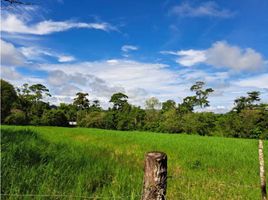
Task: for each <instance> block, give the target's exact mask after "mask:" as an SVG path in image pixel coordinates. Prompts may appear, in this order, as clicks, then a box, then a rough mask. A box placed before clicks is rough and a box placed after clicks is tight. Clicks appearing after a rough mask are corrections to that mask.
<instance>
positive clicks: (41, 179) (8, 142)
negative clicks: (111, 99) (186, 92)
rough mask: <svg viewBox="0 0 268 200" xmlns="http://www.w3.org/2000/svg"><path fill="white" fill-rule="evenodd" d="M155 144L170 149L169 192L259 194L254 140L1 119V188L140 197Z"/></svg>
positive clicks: (172, 195)
mask: <svg viewBox="0 0 268 200" xmlns="http://www.w3.org/2000/svg"><path fill="white" fill-rule="evenodd" d="M26 128H27V129H28V130H30V131H25V129H26ZM21 130H23V131H21ZM32 131H33V132H32ZM267 145H268V143H267V142H266V143H265V159H266V166H268V162H267V161H268V148H267ZM151 150H159V151H164V152H166V153H167V155H168V174H169V176H170V178H169V179H168V191H167V192H168V199H172V200H173V199H198V200H199V199H204V200H205V199H228V200H229V199H259V197H260V190H259V187H258V185H259V171H258V149H257V140H246V139H230V138H219V137H199V136H189V135H170V134H156V133H145V132H120V131H108V130H98V129H86V128H57V127H14V126H3V127H2V155H1V157H2V170H1V175H2V188H1V190H2V191H1V193H13V194H18V193H20V194H22V193H24V194H54V195H56V194H68V195H74V196H87V197H89V196H90V197H93V196H94V197H96V196H100V197H112V199H113V198H114V199H117V198H118V197H123V198H122V199H140V192H141V188H142V176H143V159H144V154H145V152H146V151H151ZM5 198H7V196H5ZM10 199H17V198H16V197H12V198H10ZM18 199H21V198H18ZM59 199H63V197H61V198H59ZM66 199H70V197H66Z"/></svg>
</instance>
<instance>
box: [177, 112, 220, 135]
mask: <svg viewBox="0 0 268 200" xmlns="http://www.w3.org/2000/svg"><path fill="white" fill-rule="evenodd" d="M215 118H216V116H215V114H213V113H209V112H203V113H188V114H186V115H184V116H183V118H182V120H183V123H182V126H183V130H184V131H185V132H186V133H188V134H199V135H202V136H204V135H212V133H213V132H214V131H215V126H216V125H215V121H216V120H215Z"/></svg>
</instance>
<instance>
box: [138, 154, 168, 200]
mask: <svg viewBox="0 0 268 200" xmlns="http://www.w3.org/2000/svg"><path fill="white" fill-rule="evenodd" d="M166 189H167V155H166V154H165V153H163V152H156V151H153V152H148V153H147V154H146V155H145V163H144V178H143V194H142V198H141V200H165V199H166V198H165V196H166Z"/></svg>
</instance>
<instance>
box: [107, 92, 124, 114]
mask: <svg viewBox="0 0 268 200" xmlns="http://www.w3.org/2000/svg"><path fill="white" fill-rule="evenodd" d="M127 99H128V96H127V95H125V94H123V93H121V92H119V93H115V94H113V95H112V96H111V99H110V101H109V102H110V103H113V109H114V110H120V109H122V108H123V106H124V105H125V104H126V103H127Z"/></svg>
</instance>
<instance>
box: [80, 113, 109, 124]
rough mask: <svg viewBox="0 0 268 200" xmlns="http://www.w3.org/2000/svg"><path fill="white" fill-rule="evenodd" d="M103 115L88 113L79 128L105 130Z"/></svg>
mask: <svg viewBox="0 0 268 200" xmlns="http://www.w3.org/2000/svg"><path fill="white" fill-rule="evenodd" d="M104 118H105V113H104V112H96V111H94V112H90V113H88V114H87V115H86V116H85V117H84V118H83V119H81V121H79V126H83V127H89V128H105V121H104Z"/></svg>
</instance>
